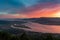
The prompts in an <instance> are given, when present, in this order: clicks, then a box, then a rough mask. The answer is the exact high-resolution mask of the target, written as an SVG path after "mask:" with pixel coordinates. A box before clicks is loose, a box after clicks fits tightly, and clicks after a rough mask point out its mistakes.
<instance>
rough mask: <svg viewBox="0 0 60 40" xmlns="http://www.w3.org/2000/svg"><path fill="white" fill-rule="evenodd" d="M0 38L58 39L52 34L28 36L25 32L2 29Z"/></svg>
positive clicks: (24, 39) (59, 39) (10, 39)
mask: <svg viewBox="0 0 60 40" xmlns="http://www.w3.org/2000/svg"><path fill="white" fill-rule="evenodd" d="M0 40H60V38H56V37H53V36H52V34H50V33H48V34H46V35H45V34H41V35H40V36H39V37H37V36H33V34H32V36H29V35H27V34H26V33H25V32H24V33H22V34H21V35H20V34H10V33H7V32H4V31H0Z"/></svg>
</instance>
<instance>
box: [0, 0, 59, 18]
mask: <svg viewBox="0 0 60 40" xmlns="http://www.w3.org/2000/svg"><path fill="white" fill-rule="evenodd" d="M38 17H60V0H0V18H38Z"/></svg>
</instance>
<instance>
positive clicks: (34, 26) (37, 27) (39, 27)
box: [23, 22, 60, 33]
mask: <svg viewBox="0 0 60 40" xmlns="http://www.w3.org/2000/svg"><path fill="white" fill-rule="evenodd" d="M24 25H25V26H28V27H30V28H31V29H27V28H26V29H23V30H28V31H34V32H43V33H60V26H59V25H43V24H39V23H33V22H28V23H25V24H24Z"/></svg>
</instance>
